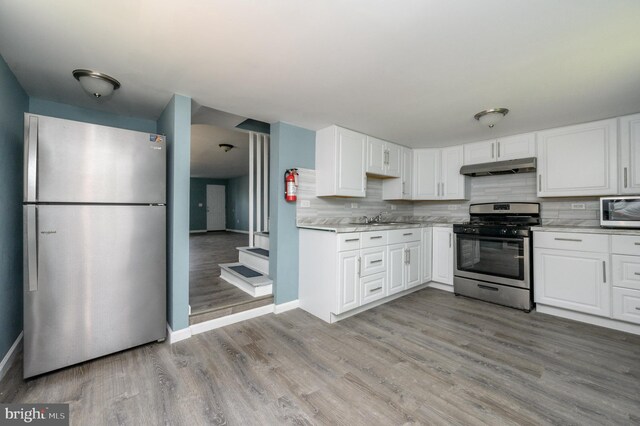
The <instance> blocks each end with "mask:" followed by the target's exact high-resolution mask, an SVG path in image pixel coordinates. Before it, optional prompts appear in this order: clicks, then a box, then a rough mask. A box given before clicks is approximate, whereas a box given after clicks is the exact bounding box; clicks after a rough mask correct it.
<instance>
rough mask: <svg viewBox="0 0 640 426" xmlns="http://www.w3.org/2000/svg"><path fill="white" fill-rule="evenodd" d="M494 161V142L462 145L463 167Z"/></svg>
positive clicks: (491, 140) (492, 140)
mask: <svg viewBox="0 0 640 426" xmlns="http://www.w3.org/2000/svg"><path fill="white" fill-rule="evenodd" d="M493 161H496V140H495V139H490V140H488V141H482V142H474V143H467V144H464V165H465V166H467V165H469V164H482V163H491V162H493Z"/></svg>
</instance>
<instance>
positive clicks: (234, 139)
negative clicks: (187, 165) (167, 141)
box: [191, 124, 249, 179]
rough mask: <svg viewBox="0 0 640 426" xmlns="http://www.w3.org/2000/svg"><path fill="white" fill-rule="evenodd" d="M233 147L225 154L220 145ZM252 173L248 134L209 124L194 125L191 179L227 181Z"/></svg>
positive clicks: (192, 129)
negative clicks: (224, 144) (203, 178)
mask: <svg viewBox="0 0 640 426" xmlns="http://www.w3.org/2000/svg"><path fill="white" fill-rule="evenodd" d="M221 143H228V144H231V145H233V146H234V148H232V149H231V150H230V151H229V152H224V150H223V149H222V148H220V147H219V146H218V145H219V144H221ZM248 174H249V134H248V133H245V132H240V131H237V130H228V129H224V128H221V127H217V126H210V125H206V124H193V125H192V126H191V177H207V178H218V179H228V178H234V177H238V176H245V175H248Z"/></svg>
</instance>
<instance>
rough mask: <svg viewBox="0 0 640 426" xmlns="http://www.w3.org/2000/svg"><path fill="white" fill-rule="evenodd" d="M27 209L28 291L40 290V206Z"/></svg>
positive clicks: (27, 207)
mask: <svg viewBox="0 0 640 426" xmlns="http://www.w3.org/2000/svg"><path fill="white" fill-rule="evenodd" d="M25 208H26V209H27V241H26V243H27V262H28V269H27V271H28V272H27V273H28V274H29V279H28V288H27V291H38V207H36V206H25Z"/></svg>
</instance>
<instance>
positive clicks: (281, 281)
mask: <svg viewBox="0 0 640 426" xmlns="http://www.w3.org/2000/svg"><path fill="white" fill-rule="evenodd" d="M315 146H316V136H315V132H313V131H311V130H307V129H303V128H301V127H296V126H292V125H290V124H286V123H275V124H272V125H271V145H270V149H271V152H270V154H269V155H270V172H269V173H270V174H269V178H270V179H269V205H270V224H269V248H270V252H269V272H270V275H271V278H272V279H273V281H274V289H275V294H274V297H275V303H276V304H281V303H286V302H290V301H292V300H296V299H297V298H298V228H297V227H296V203H287V202H286V201H285V200H284V171H285V170H286V169H291V168H296V167H301V168H307V169H309V168H315Z"/></svg>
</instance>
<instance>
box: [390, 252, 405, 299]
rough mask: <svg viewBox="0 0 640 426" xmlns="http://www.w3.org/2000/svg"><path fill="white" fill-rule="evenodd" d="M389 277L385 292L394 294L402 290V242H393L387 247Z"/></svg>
mask: <svg viewBox="0 0 640 426" xmlns="http://www.w3.org/2000/svg"><path fill="white" fill-rule="evenodd" d="M388 248H389V256H388V257H389V279H388V280H387V282H388V289H389V292H388V293H387V294H394V293H397V292H399V291H402V290H404V274H405V264H404V261H405V256H404V255H405V253H404V244H394V245H390V246H389V247H388Z"/></svg>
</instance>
